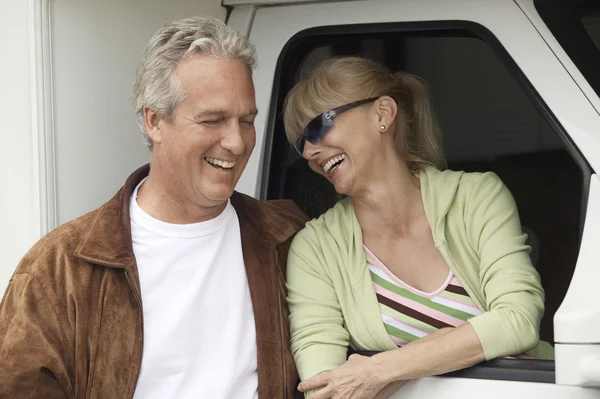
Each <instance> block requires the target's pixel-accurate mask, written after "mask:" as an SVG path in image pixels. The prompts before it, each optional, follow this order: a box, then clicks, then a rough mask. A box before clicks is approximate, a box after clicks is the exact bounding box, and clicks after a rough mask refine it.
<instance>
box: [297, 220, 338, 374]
mask: <svg viewBox="0 0 600 399" xmlns="http://www.w3.org/2000/svg"><path fill="white" fill-rule="evenodd" d="M287 289H288V305H289V310H290V332H291V350H292V355H293V357H294V361H295V362H296V367H297V368H298V373H299V374H300V379H301V380H305V379H307V378H310V377H312V376H314V375H317V374H320V373H323V372H327V371H330V370H333V369H335V368H338V367H340V366H341V365H343V364H344V363H345V361H346V356H347V349H348V344H349V334H348V331H347V330H346V328H345V327H344V317H343V315H342V310H341V307H340V304H339V301H338V298H337V295H336V292H335V289H334V287H333V283H332V281H331V278H330V276H329V275H328V273H327V269H326V262H325V259H324V255H323V251H322V250H321V245H320V241H319V239H318V237H317V233H316V232H315V230H314V228H313V227H312V226H311V224H310V223H309V224H308V225H307V227H306V228H305V229H304V230H302V231H300V232H299V233H298V234H297V235H296V237H295V238H294V240H293V242H292V245H291V247H290V252H289V255H288V264H287Z"/></svg>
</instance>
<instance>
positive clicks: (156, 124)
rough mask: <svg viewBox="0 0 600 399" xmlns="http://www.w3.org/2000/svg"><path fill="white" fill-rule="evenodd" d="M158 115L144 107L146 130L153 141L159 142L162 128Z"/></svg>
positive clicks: (160, 117)
mask: <svg viewBox="0 0 600 399" xmlns="http://www.w3.org/2000/svg"><path fill="white" fill-rule="evenodd" d="M161 120H162V116H160V115H159V114H158V113H156V112H155V111H153V110H151V109H150V108H148V107H144V123H145V124H146V132H147V133H148V137H150V139H151V140H152V142H153V143H160V142H161V140H162V134H161V133H162V130H161V128H160V121H161Z"/></svg>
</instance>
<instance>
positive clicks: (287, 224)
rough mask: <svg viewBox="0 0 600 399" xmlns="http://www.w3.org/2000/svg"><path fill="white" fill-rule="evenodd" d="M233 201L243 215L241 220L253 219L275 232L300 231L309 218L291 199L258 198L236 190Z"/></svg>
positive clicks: (252, 220) (238, 211) (237, 210)
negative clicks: (266, 199)
mask: <svg viewBox="0 0 600 399" xmlns="http://www.w3.org/2000/svg"><path fill="white" fill-rule="evenodd" d="M231 201H232V204H233V207H234V208H235V210H236V212H237V213H238V215H240V216H241V218H240V222H243V220H245V221H251V222H252V223H255V224H257V225H259V226H261V227H262V228H264V229H265V230H267V231H271V232H273V233H277V232H282V233H283V232H284V231H287V230H289V229H292V230H294V232H295V231H298V230H299V229H301V228H302V227H304V224H305V223H306V222H307V220H308V218H307V217H306V215H305V214H304V213H303V212H302V211H301V210H300V208H298V206H297V205H296V204H295V203H294V202H293V201H291V200H268V201H265V200H257V199H255V198H252V197H250V196H248V195H246V194H242V193H238V192H236V193H234V195H233V196H232V197H231ZM284 234H285V233H284Z"/></svg>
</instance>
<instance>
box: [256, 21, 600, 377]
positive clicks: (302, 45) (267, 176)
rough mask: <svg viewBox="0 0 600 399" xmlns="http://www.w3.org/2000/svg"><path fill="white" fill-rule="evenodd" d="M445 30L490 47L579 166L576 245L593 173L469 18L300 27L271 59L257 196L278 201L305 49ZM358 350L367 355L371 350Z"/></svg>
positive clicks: (513, 371)
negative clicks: (289, 111) (288, 107)
mask: <svg viewBox="0 0 600 399" xmlns="http://www.w3.org/2000/svg"><path fill="white" fill-rule="evenodd" d="M450 32H451V33H452V35H451V36H452V37H461V36H462V37H464V36H467V37H474V38H477V39H480V40H482V41H484V42H485V43H486V44H487V45H489V46H490V47H491V49H492V50H493V51H494V52H495V54H496V56H498V58H499V60H500V62H501V63H502V64H503V65H504V66H505V67H506V68H507V70H508V72H509V73H510V75H511V76H512V77H513V79H515V81H516V83H517V84H518V85H519V87H520V88H521V89H522V90H523V91H524V93H525V94H526V95H527V97H528V98H529V99H530V101H531V102H532V103H533V105H534V106H535V107H536V108H537V110H538V111H539V112H540V113H541V115H542V117H543V118H544V119H545V120H546V121H547V123H548V125H549V126H550V127H551V129H552V130H553V131H554V132H555V133H556V134H557V135H558V138H559V139H560V140H561V142H562V143H563V144H564V147H565V150H566V151H567V152H568V153H569V155H570V156H571V158H572V159H573V161H574V162H575V164H576V165H577V166H578V167H579V169H580V171H581V176H582V179H583V181H582V192H581V195H582V199H581V201H582V203H581V214H580V218H579V237H578V242H579V245H581V239H582V236H583V228H584V224H585V216H586V211H587V203H588V197H589V190H590V181H591V175H592V174H593V173H594V171H593V170H592V168H591V166H590V164H589V163H588V161H587V160H586V158H585V157H584V156H583V154H582V153H581V152H580V151H579V149H578V148H577V146H576V145H575V143H574V142H573V140H572V139H571V137H570V136H569V134H568V133H567V131H566V130H565V129H564V128H563V126H562V125H561V124H560V123H559V121H558V119H557V118H556V116H555V115H554V114H553V113H552V111H551V110H550V108H549V107H548V106H547V104H546V103H545V101H544V100H543V98H542V97H541V96H540V94H539V93H538V92H537V90H536V88H535V87H534V86H533V85H532V84H531V82H530V81H529V79H528V78H527V77H526V76H525V74H524V73H523V71H522V70H521V69H520V68H519V66H518V65H517V63H516V62H515V61H514V59H513V58H512V57H511V56H510V54H509V53H508V51H507V50H506V49H505V47H504V46H503V45H502V44H501V42H500V41H499V40H498V39H497V38H496V36H495V35H494V34H493V33H492V32H491V31H490V30H489V29H487V28H486V27H485V26H483V25H481V24H479V23H476V22H472V21H463V20H443V21H423V22H393V23H371V24H350V25H334V26H325V27H315V28H309V29H305V30H302V31H300V32H298V33H296V34H295V35H294V36H292V37H291V38H290V39H289V40H288V41H287V43H286V44H285V46H284V47H283V49H282V51H281V53H280V54H279V57H278V59H277V63H276V69H275V74H274V81H273V88H272V92H271V98H270V107H269V114H268V117H267V121H266V131H265V152H264V157H263V161H262V172H261V173H262V176H261V177H262V179H261V186H260V198H262V199H280V198H282V196H283V189H284V185H285V169H286V161H287V159H286V157H285V154H286V153H287V151H277V152H276V153H275V154H274V153H273V150H274V149H282V148H285V147H283V146H286V145H289V144H288V143H287V141H286V138H285V135H283V134H280V135H279V137H276V135H275V132H276V131H283V122H282V115H281V110H282V108H283V101H284V98H285V95H286V94H287V92H288V91H289V90H290V89H291V87H292V84H293V81H294V77H295V75H296V74H297V72H298V70H299V68H300V66H301V64H302V62H303V60H304V59H305V58H306V56H307V55H308V54H309V52H310V50H312V49H314V48H316V47H321V46H324V45H327V44H333V43H335V42H336V41H341V40H344V39H348V38H349V37H354V36H359V35H364V36H368V37H365V38H362V39H372V38H374V37H375V36H386V35H391V34H394V33H398V34H404V35H413V36H418V37H424V36H431V35H433V36H440V35H441V34H444V33H450ZM323 39H325V40H323ZM317 43H318V45H317ZM359 353H361V354H365V355H372V354H374V353H375V352H359ZM540 362H541V363H540ZM445 376H447V377H461V378H483V379H493V380H507V381H524V382H537V383H554V382H555V377H554V376H555V371H554V361H544V360H526V359H495V360H492V361H488V362H484V363H482V364H479V365H476V366H473V367H470V368H467V369H464V370H459V371H455V372H453V373H449V374H447V375H445Z"/></svg>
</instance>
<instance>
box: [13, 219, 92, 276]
mask: <svg viewBox="0 0 600 399" xmlns="http://www.w3.org/2000/svg"><path fill="white" fill-rule="evenodd" d="M99 209H100V208H99ZM99 209H96V210H93V211H91V212H88V213H86V214H84V215H82V216H79V217H78V218H76V219H73V220H71V221H69V222H67V223H64V224H62V225H60V226H58V227H57V228H55V229H54V230H52V231H50V232H48V233H47V234H45V235H44V236H43V237H42V238H40V239H39V240H38V241H37V242H36V243H35V244H34V245H33V246H32V247H31V249H30V250H29V251H27V253H26V254H25V256H24V257H23V259H22V260H21V262H20V263H19V266H18V267H17V269H16V271H15V273H28V274H32V275H35V276H36V277H43V276H45V275H48V274H55V273H56V272H57V271H58V270H53V269H56V268H57V267H61V265H66V264H69V263H71V261H72V260H73V258H74V257H75V253H76V250H77V248H78V247H79V245H80V244H81V243H82V242H83V241H84V240H85V235H86V233H87V231H88V229H89V226H90V225H91V224H92V223H93V221H94V220H95V219H96V217H97V215H98V212H99Z"/></svg>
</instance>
